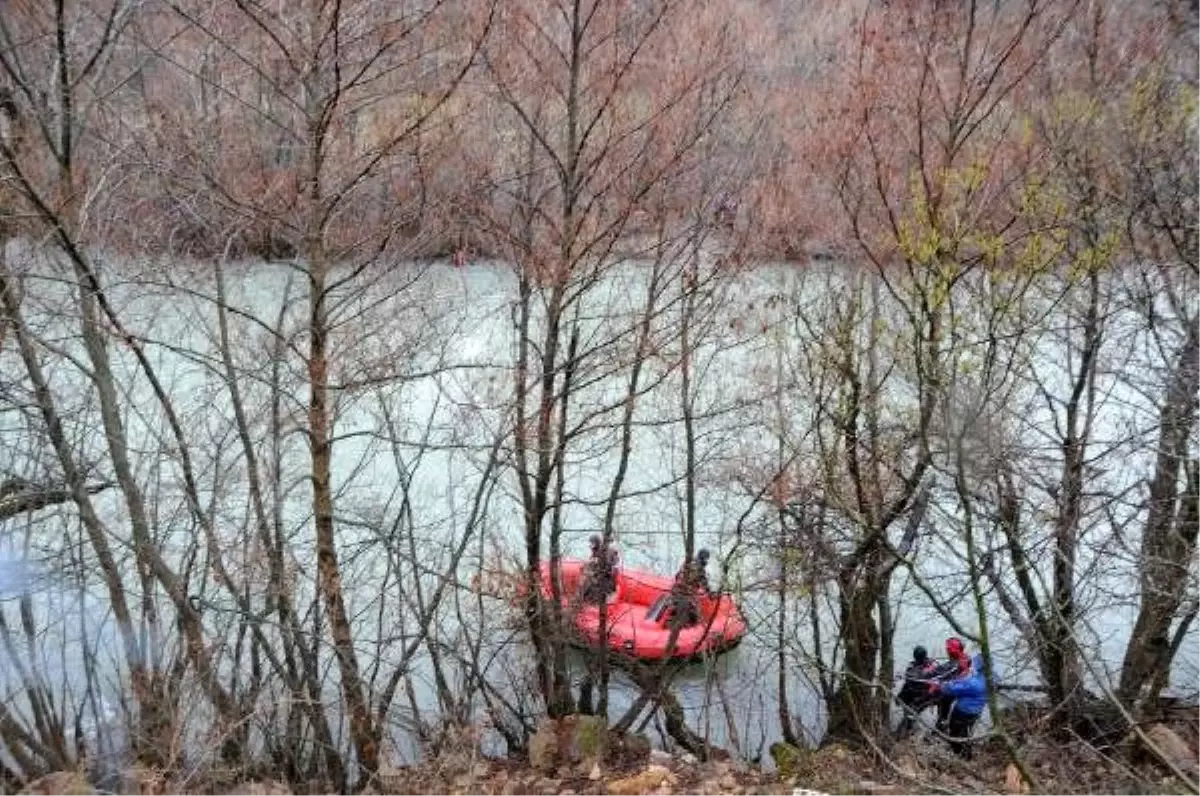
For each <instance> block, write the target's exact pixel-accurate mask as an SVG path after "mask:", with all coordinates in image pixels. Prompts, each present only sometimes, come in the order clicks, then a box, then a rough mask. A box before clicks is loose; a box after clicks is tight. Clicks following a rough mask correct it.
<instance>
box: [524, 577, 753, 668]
mask: <svg viewBox="0 0 1200 796" xmlns="http://www.w3.org/2000/svg"><path fill="white" fill-rule="evenodd" d="M586 563H587V562H585V561H581V560H578V559H570V558H564V559H561V560H560V562H559V564H560V567H561V572H562V582H561V584H562V586H561V592H562V605H563V608H564V609H565V610H567V611H569V612H570V614H571V620H572V624H573V625H574V627H575V630H576V631H577V632H578V639H577V641H578V642H579V643H580V644H581V645H582V646H595V645H596V644H597V642H598V641H599V638H600V606H598V605H595V604H580V602H579V601H578V600H575V599H573V598H574V596H575V593H576V592H577V591H578V590H579V586H580V583H581V580H582V578H583V572H584V567H585V566H586ZM616 581H617V591H616V594H614V595H611V596H610V597H609V600H608V616H607V629H608V633H607V635H608V646H609V647H610V648H611V649H612V650H613V651H615V652H619V653H622V654H624V655H628V656H630V657H633V658H639V659H641V660H646V661H661V660H664V659H667V658H670V659H671V660H678V659H689V658H697V657H701V656H704V655H716V654H718V653H721V652H724V651H726V650H729V649H732V648H733V647H736V646H737V645H738V644H739V643H740V642H741V640H742V637H743V636H745V635H746V620H745V618H744V617H743V616H742V613H741V611H740V610H738V607H737V606H736V605H735V604H734V602H733V600H732V599H731V598H730V597H729V595H727V594H722V595H720V596H719V597H716V598H713V597H708V596H706V595H700V596H699V597H698V602H699V607H700V621H699V622H698V623H696V624H694V625H691V626H689V627H685V628H683V629H682V630H680V631H679V634H678V635H677V636H676V639H675V645H674V649H673V650H671V651H670V654H669V655H668V649H667V647H668V645H667V642H668V640H669V639H670V636H671V629H670V627H668V626H667V623H666V621H665V620H663V619H659V620H658V621H655V620H653V619H650V618H649V617H648V616H647V614H648V613H649V611H650V608H651V607H652V606H653V605H654V604H655V602H657V601H658V599H659V598H660V597H662V596H664V595H666V594H668V593H669V592H670V590H671V584H672V582H673V579H672V578H670V577H666V576H663V575H657V574H655V573H652V572H644V571H641V570H637V569H627V568H624V567H622V568H621V569H619V570H618V571H617V574H616ZM542 594H543V595H544V596H545V597H546V598H550V597H551V596H552V592H551V588H550V564H549V562H543V563H542Z"/></svg>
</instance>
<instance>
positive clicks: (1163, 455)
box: [1117, 322, 1200, 714]
mask: <svg viewBox="0 0 1200 796" xmlns="http://www.w3.org/2000/svg"><path fill="white" fill-rule="evenodd" d="M1198 355H1200V332H1198V330H1197V326H1196V324H1195V323H1194V322H1193V323H1191V324H1189V327H1188V337H1187V340H1186V342H1185V343H1184V345H1183V347H1182V349H1181V350H1180V352H1179V359H1178V361H1177V363H1176V365H1175V368H1174V370H1173V373H1172V376H1171V380H1170V383H1169V384H1168V385H1167V389H1166V394H1165V395H1164V397H1163V404H1162V408H1161V410H1160V421H1159V436H1158V458H1157V461H1156V463H1155V469H1154V478H1153V480H1152V481H1151V482H1150V497H1149V506H1148V511H1147V514H1146V525H1145V528H1144V530H1143V531H1142V550H1141V563H1142V576H1141V605H1140V606H1139V609H1138V616H1137V620H1136V621H1135V622H1134V626H1133V633H1132V634H1131V636H1130V639H1129V645H1128V647H1126V650H1125V659H1124V661H1123V662H1122V665H1121V677H1120V681H1119V684H1118V687H1117V696H1118V697H1119V698H1120V699H1121V701H1122V702H1124V703H1125V704H1126V705H1128V706H1130V707H1131V708H1132V709H1133V710H1134V713H1135V714H1136V713H1137V712H1139V711H1140V709H1141V707H1142V706H1143V704H1144V702H1145V701H1146V700H1145V698H1144V697H1146V696H1149V697H1150V698H1153V696H1154V695H1153V694H1149V695H1144V694H1143V693H1142V692H1143V690H1144V688H1145V686H1146V685H1147V684H1150V683H1153V682H1154V681H1155V680H1158V679H1161V677H1160V674H1161V673H1164V672H1166V671H1167V670H1168V669H1169V667H1170V664H1171V658H1172V654H1171V648H1172V646H1173V645H1172V643H1171V640H1170V635H1171V624H1172V622H1173V621H1174V620H1175V617H1176V614H1177V613H1178V612H1179V607H1180V604H1181V603H1182V601H1183V597H1184V593H1185V592H1186V588H1187V582H1188V577H1189V573H1190V571H1191V567H1192V564H1193V559H1194V557H1195V552H1196V531H1197V524H1198V523H1200V511H1198V506H1197V502H1198V500H1200V497H1198V495H1197V493H1198V492H1200V465H1198V464H1197V462H1196V461H1195V460H1192V461H1191V462H1190V463H1185V462H1186V457H1187V452H1188V447H1189V445H1190V444H1191V438H1192V431H1193V429H1194V427H1195V425H1196V413H1197V400H1196V391H1197V389H1198V388H1200V366H1198V365H1197V356H1198ZM1181 469H1182V470H1184V472H1185V478H1184V479H1182V481H1183V483H1182V485H1181V484H1180V480H1181V479H1180V478H1179V474H1180V470H1181Z"/></svg>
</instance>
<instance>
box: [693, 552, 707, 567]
mask: <svg viewBox="0 0 1200 796" xmlns="http://www.w3.org/2000/svg"><path fill="white" fill-rule="evenodd" d="M696 560H697V561H699V562H700V563H701V564H707V563H708V551H707V550H701V551H700V552H698V553H696Z"/></svg>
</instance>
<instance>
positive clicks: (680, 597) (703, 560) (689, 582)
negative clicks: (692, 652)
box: [647, 550, 713, 628]
mask: <svg viewBox="0 0 1200 796" xmlns="http://www.w3.org/2000/svg"><path fill="white" fill-rule="evenodd" d="M707 567H708V551H707V550H700V551H697V553H696V557H695V558H694V559H693V560H692V561H691V562H690V563H686V562H685V563H684V565H683V566H682V567H680V568H679V571H678V572H677V573H675V581H674V583H672V584H671V591H670V592H669V593H667V594H664V595H662V596H661V597H659V598H658V600H657V601H655V603H654V605H653V606H651V608H650V610H649V612H647V618H649V619H650V620H651V621H654V622H657V621H659V620H661V619H662V618H663V616H664V615H665V616H666V618H667V623H668V626H669V627H672V628H674V627H688V626H690V625H694V624H696V623H697V622H699V621H700V602H699V598H700V596H701V595H706V596H710V597H711V596H713V594H712V590H711V589H709V587H708V573H707V572H706V568H707Z"/></svg>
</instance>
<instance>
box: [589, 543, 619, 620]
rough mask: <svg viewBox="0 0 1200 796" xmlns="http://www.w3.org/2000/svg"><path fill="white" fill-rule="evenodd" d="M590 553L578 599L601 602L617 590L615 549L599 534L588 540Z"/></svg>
mask: <svg viewBox="0 0 1200 796" xmlns="http://www.w3.org/2000/svg"><path fill="white" fill-rule="evenodd" d="M588 543H589V544H590V545H591V549H592V555H591V557H590V558H589V559H588V563H587V568H586V569H585V571H584V575H583V577H584V580H583V588H582V589H581V590H580V599H581V600H582V601H583V602H585V603H596V604H599V603H602V602H604V601H605V600H607V599H608V595H610V594H612V593H613V592H615V591H616V590H617V551H616V550H614V549H612V547H610V546H609V545H606V544H604V540H603V539H602V538H600V536H599V535H593V536H592V538H591V539H589V540H588Z"/></svg>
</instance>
